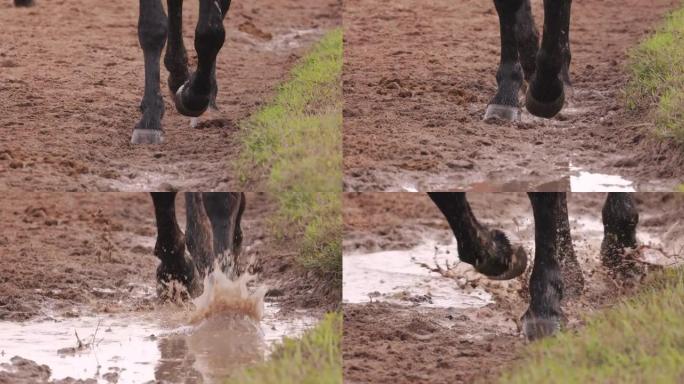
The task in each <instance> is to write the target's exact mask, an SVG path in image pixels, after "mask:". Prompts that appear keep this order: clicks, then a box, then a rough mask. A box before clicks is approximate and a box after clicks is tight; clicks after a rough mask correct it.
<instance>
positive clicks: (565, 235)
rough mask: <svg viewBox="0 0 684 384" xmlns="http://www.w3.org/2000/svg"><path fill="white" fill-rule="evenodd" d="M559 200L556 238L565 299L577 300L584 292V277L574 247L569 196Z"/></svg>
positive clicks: (561, 197) (562, 196)
mask: <svg viewBox="0 0 684 384" xmlns="http://www.w3.org/2000/svg"><path fill="white" fill-rule="evenodd" d="M559 199H560V200H561V201H560V212H559V217H558V234H557V237H556V238H557V241H558V263H559V264H560V268H561V276H562V278H563V287H564V292H563V297H565V298H576V297H579V296H581V295H582V291H583V290H584V276H583V275H582V268H581V267H580V264H579V262H578V261H577V256H576V255H575V248H574V247H573V245H572V235H571V233H570V219H569V217H568V202H567V195H566V194H562V195H561V196H560V197H559Z"/></svg>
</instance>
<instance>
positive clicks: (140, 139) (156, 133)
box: [131, 129, 164, 144]
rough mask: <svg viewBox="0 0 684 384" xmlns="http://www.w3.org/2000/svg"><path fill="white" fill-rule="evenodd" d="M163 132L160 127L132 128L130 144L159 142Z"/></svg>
mask: <svg viewBox="0 0 684 384" xmlns="http://www.w3.org/2000/svg"><path fill="white" fill-rule="evenodd" d="M163 142H164V133H163V132H162V131H161V130H160V129H134V130H133V136H132V137H131V144H161V143H163Z"/></svg>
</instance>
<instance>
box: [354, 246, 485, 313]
mask: <svg viewBox="0 0 684 384" xmlns="http://www.w3.org/2000/svg"><path fill="white" fill-rule="evenodd" d="M449 249H455V244H454V243H451V244H445V243H439V242H437V241H435V240H431V239H425V240H424V241H423V243H421V244H420V245H418V246H416V247H415V248H412V249H408V250H393V251H382V252H374V253H366V254H364V253H357V254H350V255H345V256H344V258H343V266H342V268H343V273H344V284H343V291H342V297H343V301H344V302H345V303H367V302H369V301H371V300H373V301H375V300H380V301H387V302H392V303H397V304H405V305H416V304H419V305H421V306H427V307H437V308H479V307H483V306H485V305H487V304H489V303H491V300H492V297H491V295H490V294H489V293H487V292H486V291H484V290H483V289H481V288H474V289H466V287H465V286H464V285H465V282H463V284H461V287H459V284H458V283H454V280H453V279H451V278H447V277H442V276H441V275H439V274H438V273H434V272H431V271H430V270H429V269H428V268H425V267H424V266H421V263H422V264H425V265H427V266H434V265H435V261H436V262H438V263H439V264H440V265H445V263H446V262H447V261H448V262H449V263H454V262H456V256H455V255H454V254H453V253H450V252H449ZM459 264H463V266H464V267H465V266H466V265H465V264H464V263H459Z"/></svg>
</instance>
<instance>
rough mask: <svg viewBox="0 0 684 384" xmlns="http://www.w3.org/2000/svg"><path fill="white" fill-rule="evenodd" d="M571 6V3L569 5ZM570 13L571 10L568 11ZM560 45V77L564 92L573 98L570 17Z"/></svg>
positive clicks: (569, 97) (562, 33) (564, 26)
mask: <svg viewBox="0 0 684 384" xmlns="http://www.w3.org/2000/svg"><path fill="white" fill-rule="evenodd" d="M568 7H569V5H568ZM568 13H570V11H568ZM560 46H561V57H562V60H563V61H562V65H561V73H560V77H561V80H562V81H563V93H564V94H565V99H566V100H571V99H572V97H573V96H574V90H573V88H572V81H571V80H570V62H571V61H572V52H571V50H570V19H569V18H568V23H567V24H564V25H563V30H562V31H561V36H560Z"/></svg>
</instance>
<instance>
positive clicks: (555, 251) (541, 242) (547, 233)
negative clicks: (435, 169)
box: [522, 193, 567, 340]
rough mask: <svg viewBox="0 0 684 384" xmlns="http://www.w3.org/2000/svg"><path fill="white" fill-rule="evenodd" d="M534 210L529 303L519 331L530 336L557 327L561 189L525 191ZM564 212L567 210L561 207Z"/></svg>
mask: <svg viewBox="0 0 684 384" xmlns="http://www.w3.org/2000/svg"><path fill="white" fill-rule="evenodd" d="M528 195H529V197H530V202H531V203H532V209H533V211H534V231H535V256H534V266H533V268H532V276H531V277H530V306H529V308H528V310H527V312H526V313H525V315H524V316H523V319H522V320H523V333H524V334H525V336H526V337H527V338H528V339H530V340H534V339H538V338H541V337H544V336H548V335H551V334H553V333H554V332H556V331H557V330H558V329H560V326H561V321H562V319H563V313H562V311H561V300H562V298H563V279H562V276H561V268H560V263H559V259H560V252H561V251H562V248H563V247H562V246H561V244H562V242H561V241H560V237H559V233H562V231H561V227H562V226H563V225H564V219H563V214H564V209H563V207H564V203H565V194H564V193H529V194H528ZM565 213H567V211H565Z"/></svg>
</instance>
